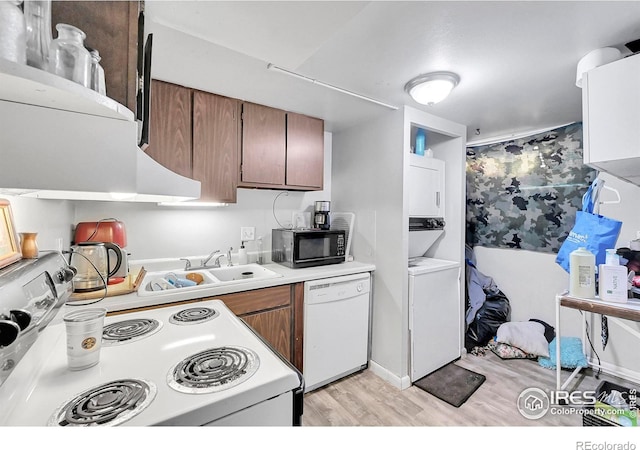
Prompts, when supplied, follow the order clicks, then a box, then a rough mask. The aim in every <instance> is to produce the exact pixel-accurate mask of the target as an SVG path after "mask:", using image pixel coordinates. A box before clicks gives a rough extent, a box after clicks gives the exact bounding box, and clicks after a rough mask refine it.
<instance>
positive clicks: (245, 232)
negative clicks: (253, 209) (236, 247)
mask: <svg viewBox="0 0 640 450" xmlns="http://www.w3.org/2000/svg"><path fill="white" fill-rule="evenodd" d="M255 238H256V227H240V240H241V241H253V240H255Z"/></svg>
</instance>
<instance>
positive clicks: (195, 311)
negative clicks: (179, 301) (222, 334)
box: [169, 306, 220, 325]
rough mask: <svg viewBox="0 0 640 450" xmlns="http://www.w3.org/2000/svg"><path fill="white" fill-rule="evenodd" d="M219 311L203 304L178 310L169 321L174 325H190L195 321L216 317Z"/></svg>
mask: <svg viewBox="0 0 640 450" xmlns="http://www.w3.org/2000/svg"><path fill="white" fill-rule="evenodd" d="M219 314H220V313H219V312H218V311H216V310H215V309H212V308H207V307H204V306H201V307H195V308H187V309H183V310H182V311H178V312H177V313H175V314H174V315H173V316H171V318H169V322H171V323H174V324H176V325H191V324H195V323H202V322H206V321H208V320H211V319H213V318H214V317H217V316H218V315H219Z"/></svg>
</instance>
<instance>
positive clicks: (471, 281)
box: [466, 259, 500, 326]
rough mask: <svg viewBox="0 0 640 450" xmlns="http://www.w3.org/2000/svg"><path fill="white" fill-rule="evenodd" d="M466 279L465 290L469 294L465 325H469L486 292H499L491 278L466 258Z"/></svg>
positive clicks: (482, 302) (485, 297)
mask: <svg viewBox="0 0 640 450" xmlns="http://www.w3.org/2000/svg"><path fill="white" fill-rule="evenodd" d="M467 266H468V268H469V271H468V275H469V276H468V279H467V290H468V296H469V308H468V309H467V316H466V321H467V326H469V325H470V324H471V323H472V322H473V320H474V319H475V317H476V314H477V313H478V310H479V309H480V308H482V305H483V304H484V301H485V300H486V299H487V294H497V293H498V292H500V290H499V289H498V286H497V285H496V283H495V282H494V281H493V278H491V277H489V276H487V275H485V274H483V273H482V272H480V271H479V270H478V269H477V268H476V266H475V265H474V264H473V263H472V262H471V261H470V260H468V259H467Z"/></svg>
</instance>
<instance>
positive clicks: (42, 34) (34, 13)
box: [24, 0, 52, 70]
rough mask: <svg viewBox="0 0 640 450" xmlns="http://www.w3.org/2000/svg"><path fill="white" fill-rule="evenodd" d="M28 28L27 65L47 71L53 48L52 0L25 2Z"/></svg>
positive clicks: (25, 16)
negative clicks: (50, 52)
mask: <svg viewBox="0 0 640 450" xmlns="http://www.w3.org/2000/svg"><path fill="white" fill-rule="evenodd" d="M24 19H25V23H26V26H27V64H28V65H30V66H32V67H37V68H38V69H42V70H47V66H48V64H49V47H50V46H51V39H52V36H51V0H29V1H26V2H24Z"/></svg>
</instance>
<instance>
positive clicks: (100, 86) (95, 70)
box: [87, 47, 107, 95]
mask: <svg viewBox="0 0 640 450" xmlns="http://www.w3.org/2000/svg"><path fill="white" fill-rule="evenodd" d="M87 50H89V53H90V54H91V89H93V90H94V91H96V92H98V93H100V94H102V95H107V88H106V84H105V79H104V69H103V68H102V66H101V65H100V60H101V59H102V58H100V54H99V53H98V50H96V49H93V48H89V47H87Z"/></svg>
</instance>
